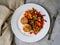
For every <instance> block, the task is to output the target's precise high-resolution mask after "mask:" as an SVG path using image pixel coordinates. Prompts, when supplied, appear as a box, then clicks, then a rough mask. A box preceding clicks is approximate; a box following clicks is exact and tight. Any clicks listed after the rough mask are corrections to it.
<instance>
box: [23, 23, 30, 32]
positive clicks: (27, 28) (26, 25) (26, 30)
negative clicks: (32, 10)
mask: <svg viewBox="0 0 60 45" xmlns="http://www.w3.org/2000/svg"><path fill="white" fill-rule="evenodd" d="M23 30H24V31H25V32H30V31H31V26H30V25H29V24H25V25H24V26H23Z"/></svg>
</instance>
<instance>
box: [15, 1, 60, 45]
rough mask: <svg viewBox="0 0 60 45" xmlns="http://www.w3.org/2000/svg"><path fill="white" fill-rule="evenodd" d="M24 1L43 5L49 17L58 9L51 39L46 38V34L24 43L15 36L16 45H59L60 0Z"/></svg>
mask: <svg viewBox="0 0 60 45" xmlns="http://www.w3.org/2000/svg"><path fill="white" fill-rule="evenodd" d="M26 3H37V4H40V5H42V6H43V7H45V8H46V9H47V10H48V12H49V13H50V15H51V17H52V16H53V15H55V14H56V12H57V11H59V14H58V16H57V19H56V22H55V26H54V29H53V33H52V36H51V40H48V35H47V36H46V37H45V38H44V39H42V40H40V41H38V42H35V43H25V42H22V41H20V40H19V39H17V38H16V37H15V41H16V44H17V45H60V0H27V1H26Z"/></svg>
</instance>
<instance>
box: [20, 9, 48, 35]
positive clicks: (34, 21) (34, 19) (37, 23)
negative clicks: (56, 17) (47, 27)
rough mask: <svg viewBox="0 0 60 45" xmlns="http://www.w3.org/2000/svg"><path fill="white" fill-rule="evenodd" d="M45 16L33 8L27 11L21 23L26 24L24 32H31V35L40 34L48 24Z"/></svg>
mask: <svg viewBox="0 0 60 45" xmlns="http://www.w3.org/2000/svg"><path fill="white" fill-rule="evenodd" d="M44 16H45V15H43V14H41V12H40V11H37V10H36V9H34V8H32V9H29V10H26V11H25V13H24V17H22V18H21V23H22V24H24V27H23V30H24V32H29V34H35V35H36V34H38V33H39V32H40V30H41V29H42V28H43V26H44V23H45V22H47V21H46V20H45V19H44Z"/></svg>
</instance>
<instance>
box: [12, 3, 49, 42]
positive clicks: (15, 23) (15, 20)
mask: <svg viewBox="0 0 60 45" xmlns="http://www.w3.org/2000/svg"><path fill="white" fill-rule="evenodd" d="M31 8H35V9H36V10H37V11H40V12H41V14H44V15H45V16H44V19H46V20H47V22H45V24H44V26H43V29H41V31H40V32H39V33H38V34H37V35H33V36H28V35H25V33H22V32H21V30H22V29H21V28H22V26H21V24H20V23H19V19H20V18H21V17H22V16H23V14H24V12H25V11H26V10H28V9H31ZM11 27H12V31H13V33H14V34H15V36H16V37H17V38H19V39H20V40H22V41H24V42H36V41H38V40H41V39H42V38H43V37H44V36H45V35H46V34H47V32H48V30H49V27H50V18H49V14H48V13H47V11H46V10H45V9H44V8H43V7H42V6H40V5H37V4H33V3H29V4H24V5H22V6H20V7H19V8H18V9H16V11H15V12H14V14H13V16H12V20H11Z"/></svg>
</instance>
